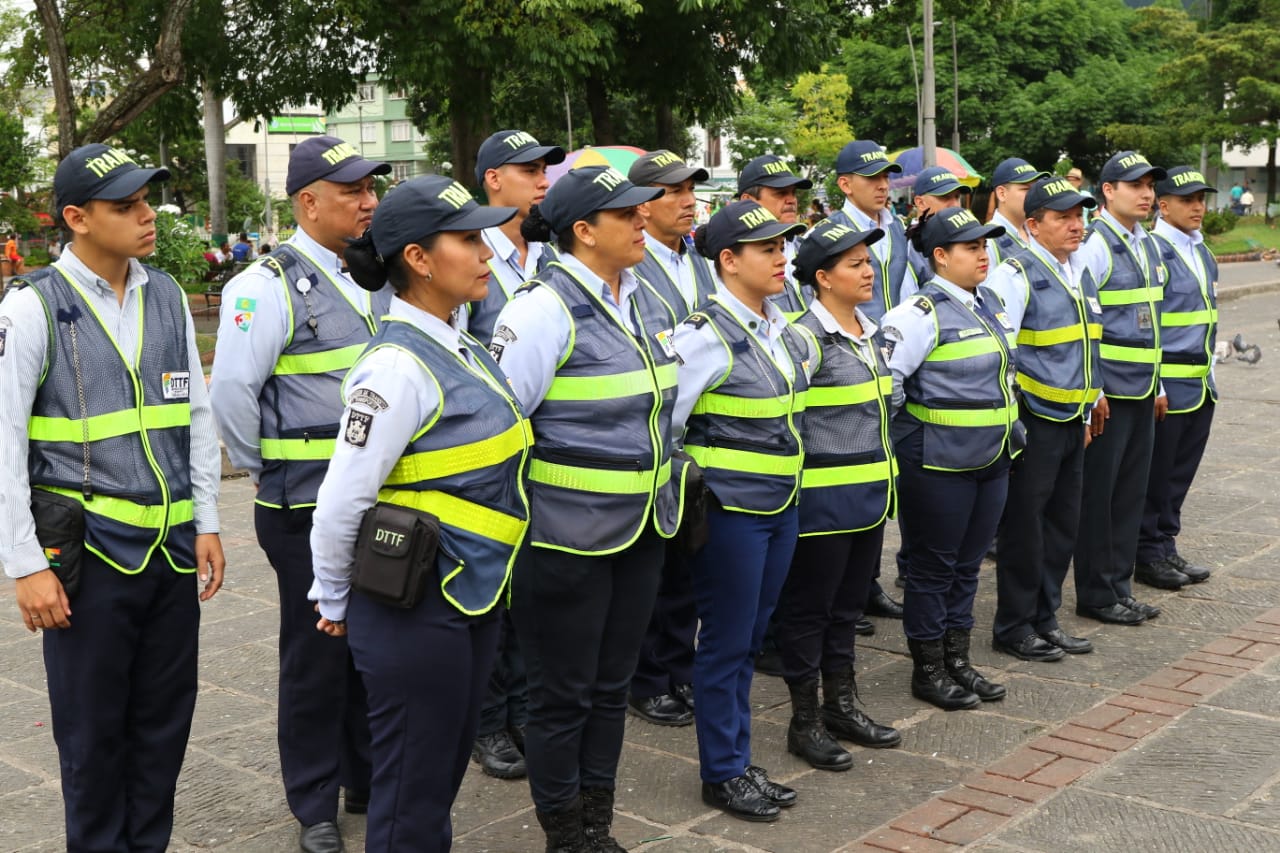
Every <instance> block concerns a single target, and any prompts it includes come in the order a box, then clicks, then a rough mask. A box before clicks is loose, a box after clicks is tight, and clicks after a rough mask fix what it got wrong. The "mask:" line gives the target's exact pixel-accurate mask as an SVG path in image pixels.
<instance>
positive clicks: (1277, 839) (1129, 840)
mask: <svg viewBox="0 0 1280 853" xmlns="http://www.w3.org/2000/svg"><path fill="white" fill-rule="evenodd" d="M994 840H995V841H996V842H999V843H1004V844H1008V845H1010V846H1012V847H1014V848H1016V849H1019V850H1022V849H1039V850H1045V851H1053V853H1097V851H1099V850H1123V851H1144V853H1165V851H1168V853H1181V851H1189V850H1215V851H1216V850H1222V851H1226V850H1232V851H1246V850H1276V849H1280V833H1276V832H1268V831H1265V830H1262V829H1259V828H1257V827H1252V826H1245V825H1241V824H1239V823H1234V822H1230V821H1225V820H1218V819H1214V818H1206V817H1202V816H1199V815H1188V814H1182V813H1180V812H1174V811H1167V810H1164V809H1158V808H1153V807H1151V806H1147V805H1144V804H1141V803H1137V802H1133V801H1130V800H1126V799H1121V798H1117V797H1111V796H1105V795H1102V794H1098V793H1094V792H1090V791H1085V790H1082V789H1080V788H1079V787H1073V788H1069V789H1067V790H1066V791H1064V792H1063V793H1062V794H1061V795H1060V796H1058V797H1055V798H1054V799H1053V800H1051V801H1050V802H1049V803H1047V804H1046V805H1045V806H1043V807H1042V808H1041V809H1040V810H1038V811H1037V812H1036V813H1034V814H1032V815H1029V816H1028V817H1027V818H1025V819H1023V820H1021V821H1019V822H1018V823H1016V824H1014V825H1012V826H1010V827H1008V828H1007V829H1004V830H1002V831H999V832H997V833H996V836H995V839H994Z"/></svg>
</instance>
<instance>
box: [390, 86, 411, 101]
mask: <svg viewBox="0 0 1280 853" xmlns="http://www.w3.org/2000/svg"><path fill="white" fill-rule="evenodd" d="M388 97H389V98H390V99H391V100H393V101H407V100H408V99H409V94H408V93H407V92H405V90H404V89H397V90H396V91H394V92H392V93H391V94H390V95H389V96H388Z"/></svg>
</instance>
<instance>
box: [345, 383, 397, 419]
mask: <svg viewBox="0 0 1280 853" xmlns="http://www.w3.org/2000/svg"><path fill="white" fill-rule="evenodd" d="M347 403H348V404H349V405H352V406H364V407H365V408H366V409H368V410H370V411H371V412H373V413H375V414H376V413H378V412H385V411H386V410H387V409H388V408H389V406H388V405H387V401H386V400H385V399H383V397H382V395H381V394H379V393H378V392H376V391H371V390H369V389H368V388H357V389H356V390H354V391H352V392H351V398H350V399H349V400H348V401H347Z"/></svg>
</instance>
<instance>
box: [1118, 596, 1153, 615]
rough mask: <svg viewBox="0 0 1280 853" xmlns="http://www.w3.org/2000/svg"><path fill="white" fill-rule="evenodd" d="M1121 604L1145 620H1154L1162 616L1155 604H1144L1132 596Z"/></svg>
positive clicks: (1123, 599) (1121, 601) (1121, 600)
mask: <svg viewBox="0 0 1280 853" xmlns="http://www.w3.org/2000/svg"><path fill="white" fill-rule="evenodd" d="M1120 603H1121V604H1123V605H1124V606H1125V607H1127V608H1129V609H1130V610H1132V611H1133V612H1134V613H1139V614H1141V615H1142V617H1143V618H1144V619H1154V618H1156V617H1157V616H1159V615H1160V608H1159V607H1156V606H1155V605H1154V604H1144V603H1143V602H1141V601H1139V600H1138V599H1136V598H1134V597H1133V596H1132V595H1131V596H1129V597H1128V598H1122V599H1120Z"/></svg>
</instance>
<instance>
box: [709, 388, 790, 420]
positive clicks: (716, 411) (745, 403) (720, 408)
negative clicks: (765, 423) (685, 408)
mask: <svg viewBox="0 0 1280 853" xmlns="http://www.w3.org/2000/svg"><path fill="white" fill-rule="evenodd" d="M792 411H793V406H792V402H791V398H790V397H736V396H734V395H732V394H717V393H716V392H714V391H704V392H703V394H702V396H700V397H698V402H696V403H694V404H693V412H692V414H695V415H723V416H725V417H729V418H785V417H786V416H787V415H789V414H791V412H792Z"/></svg>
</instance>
